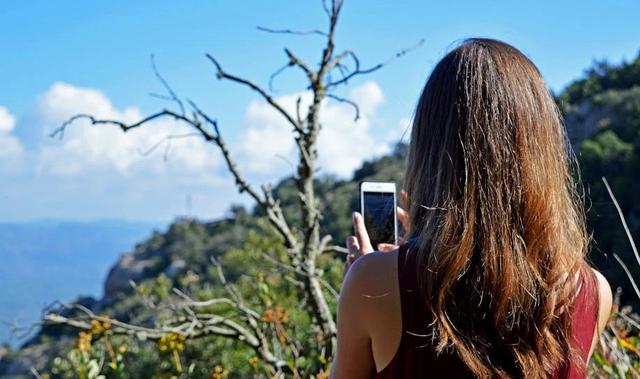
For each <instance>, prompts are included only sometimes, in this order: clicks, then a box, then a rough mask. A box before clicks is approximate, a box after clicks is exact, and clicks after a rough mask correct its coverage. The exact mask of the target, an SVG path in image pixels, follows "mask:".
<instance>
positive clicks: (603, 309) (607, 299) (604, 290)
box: [590, 268, 613, 336]
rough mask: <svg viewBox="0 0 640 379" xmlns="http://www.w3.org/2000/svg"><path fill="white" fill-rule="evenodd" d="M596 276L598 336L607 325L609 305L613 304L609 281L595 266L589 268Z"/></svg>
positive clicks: (609, 311) (609, 313)
mask: <svg viewBox="0 0 640 379" xmlns="http://www.w3.org/2000/svg"><path fill="white" fill-rule="evenodd" d="M590 270H591V271H592V272H593V274H594V275H595V278H596V284H597V294H598V336H599V335H600V333H602V331H603V330H604V328H605V327H606V326H607V322H608V321H609V316H610V315H611V307H612V306H613V294H612V293H611V285H609V281H607V278H605V277H604V275H602V274H601V273H600V272H599V271H598V270H596V269H595V268H590Z"/></svg>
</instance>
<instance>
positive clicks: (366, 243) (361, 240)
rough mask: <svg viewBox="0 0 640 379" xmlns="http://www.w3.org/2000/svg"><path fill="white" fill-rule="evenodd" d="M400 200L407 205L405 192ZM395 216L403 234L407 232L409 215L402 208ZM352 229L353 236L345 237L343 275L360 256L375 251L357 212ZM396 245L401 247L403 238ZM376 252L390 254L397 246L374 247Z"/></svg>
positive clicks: (385, 244) (383, 245)
mask: <svg viewBox="0 0 640 379" xmlns="http://www.w3.org/2000/svg"><path fill="white" fill-rule="evenodd" d="M400 199H401V201H402V204H403V205H405V204H407V192H406V191H405V190H402V191H400ZM396 215H397V217H398V221H399V222H400V224H402V227H403V229H404V230H405V233H408V232H409V215H408V213H407V211H405V210H404V208H402V207H398V208H397V210H396ZM352 217H353V227H354V230H355V234H356V235H355V236H349V237H347V250H348V251H349V253H348V255H347V261H346V263H345V268H344V272H345V274H346V273H347V271H348V270H349V267H351V265H352V264H353V262H355V261H356V259H358V258H360V257H361V256H363V255H365V254H369V253H373V252H374V251H375V249H374V247H373V246H372V245H371V240H370V239H369V233H367V228H366V227H365V225H364V218H363V217H362V215H361V214H360V213H359V212H353V215H352ZM398 243H399V244H400V245H401V244H403V243H404V237H398ZM376 247H377V249H378V251H381V252H385V253H386V252H391V251H393V250H395V249H397V248H398V245H394V244H390V243H381V244H379V245H378V246H376Z"/></svg>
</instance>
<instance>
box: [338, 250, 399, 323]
mask: <svg viewBox="0 0 640 379" xmlns="http://www.w3.org/2000/svg"><path fill="white" fill-rule="evenodd" d="M397 272H398V250H394V251H391V252H384V253H382V252H373V253H370V254H365V255H364V256H362V257H360V258H358V259H357V260H356V261H355V262H354V263H353V265H352V266H351V267H350V268H349V271H348V272H347V276H346V277H345V280H344V283H343V285H342V289H341V291H340V297H341V299H342V300H343V301H341V302H342V303H344V305H345V306H346V307H347V308H348V309H349V311H350V312H354V313H357V314H358V315H359V317H360V318H361V319H362V320H363V321H364V323H365V324H367V323H368V322H366V320H369V321H371V323H373V324H375V323H376V322H377V321H380V320H379V318H380V317H385V315H386V312H381V311H380V310H381V309H384V308H385V307H387V306H392V307H394V308H395V306H396V305H397V304H399V300H398V299H399V285H398V273H397Z"/></svg>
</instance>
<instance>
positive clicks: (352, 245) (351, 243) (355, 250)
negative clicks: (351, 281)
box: [344, 236, 362, 274]
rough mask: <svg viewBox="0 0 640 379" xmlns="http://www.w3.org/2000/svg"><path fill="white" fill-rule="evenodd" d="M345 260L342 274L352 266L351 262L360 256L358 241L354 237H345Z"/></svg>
mask: <svg viewBox="0 0 640 379" xmlns="http://www.w3.org/2000/svg"><path fill="white" fill-rule="evenodd" d="M346 242H347V251H348V253H347V260H346V262H345V264H344V273H345V274H346V273H347V271H348V270H349V267H351V265H352V264H353V262H355V261H356V259H358V257H360V256H361V255H362V253H361V252H360V246H359V245H358V239H357V238H356V237H355V236H349V237H347V241H346Z"/></svg>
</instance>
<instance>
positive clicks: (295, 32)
mask: <svg viewBox="0 0 640 379" xmlns="http://www.w3.org/2000/svg"><path fill="white" fill-rule="evenodd" d="M256 29H258V30H259V31H261V32H266V33H273V34H291V35H297V36H306V35H310V34H317V35H320V36H325V37H326V36H327V33H325V32H323V31H322V30H318V29H311V30H291V29H271V28H267V27H264V26H260V25H258V26H256Z"/></svg>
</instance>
